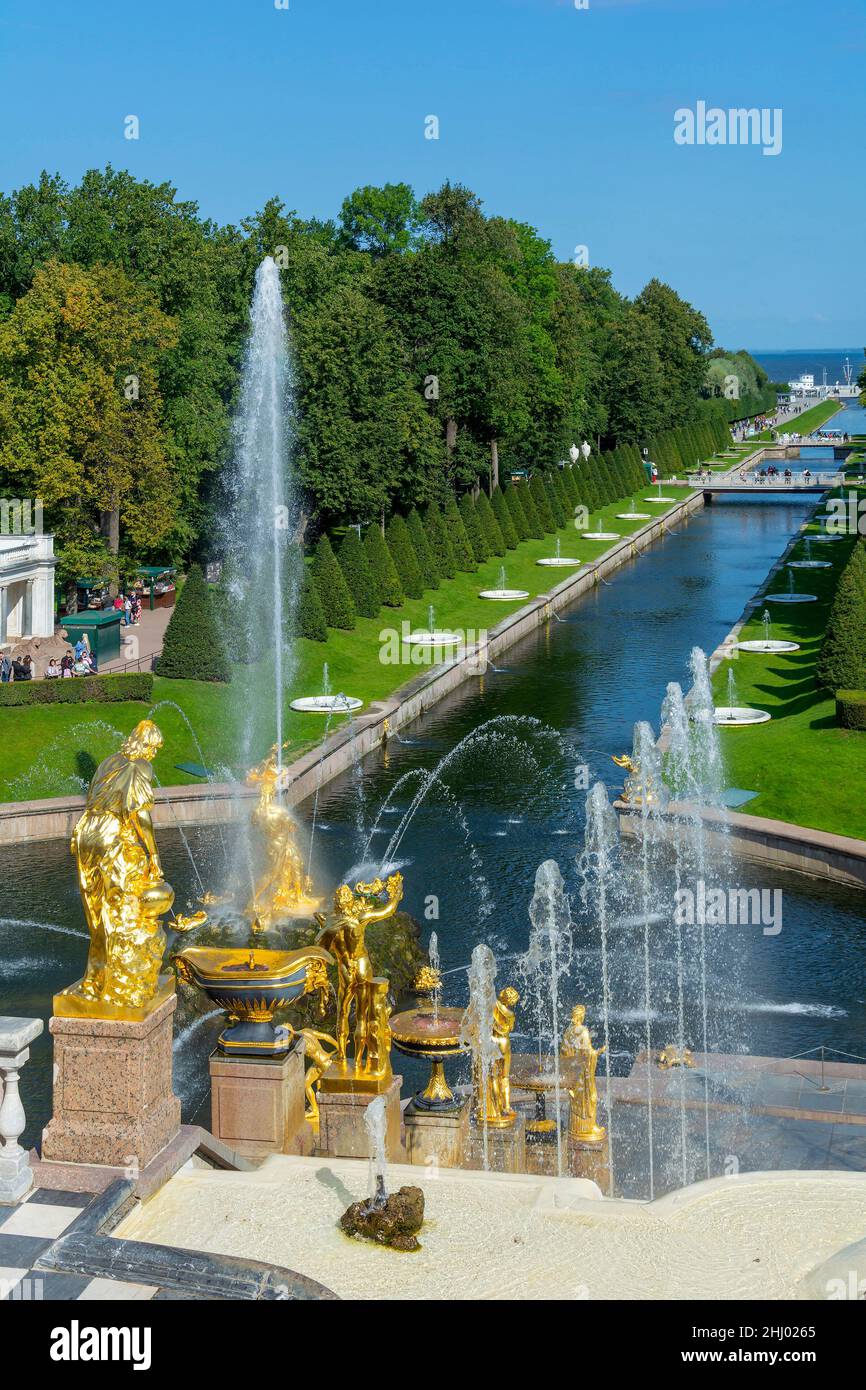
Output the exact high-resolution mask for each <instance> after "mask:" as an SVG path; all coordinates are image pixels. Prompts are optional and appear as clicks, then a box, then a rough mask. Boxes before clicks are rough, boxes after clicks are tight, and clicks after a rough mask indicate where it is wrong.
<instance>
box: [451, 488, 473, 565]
mask: <svg viewBox="0 0 866 1390" xmlns="http://www.w3.org/2000/svg"><path fill="white" fill-rule="evenodd" d="M445 525H446V526H447V527H448V533H449V535H450V537H451V545H452V547H453V549H454V559H455V560H456V562H457V568H458V570H459V571H460V572H461V573H462V574H472V573H473V571H474V570H476V569H477V568H478V561H477V560H476V559H475V555H474V553H473V550H472V542H471V541H470V539H469V536H468V535H467V532H466V527H465V526H464V525H463V517H462V516H461V515H460V508H459V507H458V506H457V502H456V501H455V499H454V498H453V497H451V498H449V499H448V504H447V506H446V508H445Z"/></svg>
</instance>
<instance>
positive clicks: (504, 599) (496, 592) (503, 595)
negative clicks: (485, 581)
mask: <svg viewBox="0 0 866 1390" xmlns="http://www.w3.org/2000/svg"><path fill="white" fill-rule="evenodd" d="M478 597H479V598H490V599H493V600H494V601H495V602H497V601H498V602H499V603H508V602H511V601H513V600H514V599H516V598H529V590H528V589H482V590H481V592H480V593H479V595H478Z"/></svg>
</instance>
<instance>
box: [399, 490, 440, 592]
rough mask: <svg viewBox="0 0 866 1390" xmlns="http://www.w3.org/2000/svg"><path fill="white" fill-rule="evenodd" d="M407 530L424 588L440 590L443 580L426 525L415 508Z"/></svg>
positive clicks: (409, 518) (408, 519)
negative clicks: (441, 580)
mask: <svg viewBox="0 0 866 1390" xmlns="http://www.w3.org/2000/svg"><path fill="white" fill-rule="evenodd" d="M406 528H407V530H408V532H409V536H410V539H411V541H412V546H413V548H414V551H415V558H416V559H417V561H418V568H419V569H420V571H421V582H422V583H423V585H424V588H425V589H438V588H439V583H440V579H441V576H440V574H439V567H438V566H437V564H436V560H435V558H434V555H433V550H432V548H431V546H430V542H429V540H428V539H427V533H426V531H425V530H424V523H423V521H422V520H421V518H420V516H419V515H418V512H417V511H416V509H415V508H414V507H413V508H412V510H411V512H410V513H409V515H408V516H407V518H406Z"/></svg>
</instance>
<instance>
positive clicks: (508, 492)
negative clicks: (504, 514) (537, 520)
mask: <svg viewBox="0 0 866 1390" xmlns="http://www.w3.org/2000/svg"><path fill="white" fill-rule="evenodd" d="M502 495H503V497H504V498H505V505H506V507H507V508H508V514H509V516H510V517H511V524H512V526H513V527H514V534H515V535H516V537H517V540H518V542H520V541H528V540H529V537H530V535H531V532H530V530H529V521H528V519H527V516H526V509H525V508H524V507H523V506H522V505H521V501H520V498H519V496H518V493H517V488H516V487H515V486H514V484H513V483H512V484H511V486H510V487H507V488H506V489H505V491H504V493H503V494H502Z"/></svg>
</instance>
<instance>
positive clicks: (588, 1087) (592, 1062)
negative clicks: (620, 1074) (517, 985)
mask: <svg viewBox="0 0 866 1390" xmlns="http://www.w3.org/2000/svg"><path fill="white" fill-rule="evenodd" d="M561 1051H562V1056H563V1057H573V1058H574V1059H575V1062H576V1064H577V1069H576V1075H575V1077H574V1080H573V1082H572V1084H571V1085H570V1086H569V1088H568V1094H569V1095H570V1097H571V1121H570V1123H569V1130H568V1132H569V1135H570V1136H571V1138H572V1139H578V1140H581V1141H583V1143H598V1142H599V1141H600V1140H601V1139H603V1138H604V1136H605V1129H604V1126H603V1125H599V1124H598V1123H597V1115H598V1087H597V1085H596V1079H595V1074H596V1070H597V1068H598V1059H599V1057H601V1056H602V1054H603V1053H604V1051H605V1049H604V1048H603V1047H599V1048H595V1047H593V1045H592V1035H591V1033H590V1031H589V1029H588V1028H587V1026H586V1007H585V1005H583V1004H577V1005H575V1007H574V1009H572V1012H571V1022H570V1023H569V1025H568V1027H567V1028H566V1030H565V1034H564V1036H563V1040H562V1049H561Z"/></svg>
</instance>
